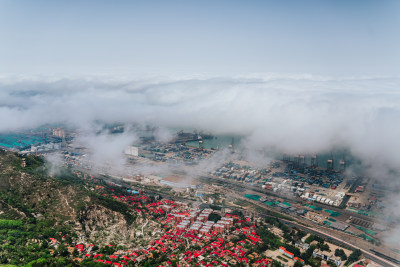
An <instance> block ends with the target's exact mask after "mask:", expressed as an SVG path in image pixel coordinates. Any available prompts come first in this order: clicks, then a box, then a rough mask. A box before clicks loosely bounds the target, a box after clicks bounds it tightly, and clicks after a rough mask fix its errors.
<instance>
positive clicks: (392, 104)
mask: <svg viewBox="0 0 400 267" xmlns="http://www.w3.org/2000/svg"><path fill="white" fill-rule="evenodd" d="M399 85H400V78H371V77H361V78H341V79H338V78H330V77H314V76H310V75H292V76H284V75H253V76H247V77H244V76H243V77H218V78H207V77H200V78H199V77H197V78H190V77H189V78H159V77H158V78H143V79H140V78H136V79H128V78H126V77H125V78H113V79H110V78H105V77H85V78H40V77H28V78H26V77H2V78H1V79H0V121H1V123H0V132H4V131H12V130H18V129H21V128H32V127H36V126H40V125H43V124H46V123H56V122H64V123H67V124H70V125H73V126H76V127H78V128H84V129H87V127H88V125H91V124H92V123H93V121H98V120H101V121H104V122H115V121H118V122H123V123H131V122H138V123H151V124H153V125H158V126H161V127H164V128H166V127H188V128H196V129H201V130H204V131H209V132H213V133H216V134H239V135H245V136H247V139H246V145H247V146H248V147H254V148H255V149H258V148H262V147H269V148H274V149H277V150H281V151H287V152H292V153H318V152H327V151H330V150H331V149H332V148H333V147H338V146H339V147H346V148H349V150H350V152H351V153H352V154H354V155H356V156H357V157H359V158H361V159H362V160H363V161H364V162H366V163H367V164H368V165H370V164H374V165H377V166H380V167H385V168H386V167H389V168H393V169H396V168H398V161H399V159H400V142H399V141H398V136H400V126H398V125H400V94H399V93H398V87H399ZM161 129H163V128H161ZM157 135H158V136H157V137H158V138H159V139H160V140H161V141H168V140H169V139H170V138H171V135H170V134H169V133H168V132H166V131H159V132H157Z"/></svg>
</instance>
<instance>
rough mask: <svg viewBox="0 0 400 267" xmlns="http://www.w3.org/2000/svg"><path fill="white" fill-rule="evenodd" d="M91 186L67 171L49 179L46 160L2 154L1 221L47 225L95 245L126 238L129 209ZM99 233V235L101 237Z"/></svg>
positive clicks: (9, 153)
mask: <svg viewBox="0 0 400 267" xmlns="http://www.w3.org/2000/svg"><path fill="white" fill-rule="evenodd" d="M92 187H93V185H92V184H90V182H88V181H84V180H83V179H80V178H78V177H76V175H75V174H74V173H72V172H71V171H69V170H60V173H59V174H58V175H57V176H56V177H50V176H48V175H47V169H46V166H45V163H44V160H43V159H42V158H40V157H35V156H20V155H17V154H15V153H12V152H7V151H4V150H1V151H0V219H13V220H17V219H21V220H31V221H51V222H52V223H54V225H56V226H60V227H63V226H69V228H70V229H73V230H74V231H75V232H76V235H78V236H80V235H84V236H86V237H88V238H96V241H97V243H99V242H100V243H103V242H108V241H109V240H110V239H113V238H115V236H114V234H118V238H119V239H120V240H121V238H124V237H129V236H130V235H131V231H130V225H131V224H132V222H133V220H134V217H133V215H132V212H131V210H130V208H129V207H128V206H127V205H126V204H124V203H122V202H119V201H114V200H112V199H108V198H105V197H102V196H101V195H98V194H96V193H93V188H92ZM99 232H101V234H99Z"/></svg>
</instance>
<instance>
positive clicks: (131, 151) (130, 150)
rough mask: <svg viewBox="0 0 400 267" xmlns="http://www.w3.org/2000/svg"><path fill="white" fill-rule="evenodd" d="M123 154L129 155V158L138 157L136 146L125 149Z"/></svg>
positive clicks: (138, 152)
mask: <svg viewBox="0 0 400 267" xmlns="http://www.w3.org/2000/svg"><path fill="white" fill-rule="evenodd" d="M125 154H126V155H130V156H134V157H139V155H140V149H139V147H137V146H128V147H127V148H126V149H125Z"/></svg>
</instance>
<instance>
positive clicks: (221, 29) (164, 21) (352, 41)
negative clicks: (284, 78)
mask: <svg viewBox="0 0 400 267" xmlns="http://www.w3.org/2000/svg"><path fill="white" fill-rule="evenodd" d="M399 14H400V1H385V0H383V1H368V0H363V1H352V0H348V1H340V0H339V1H312V0H309V1H278V0H277V1H223V0H214V1H173V0H171V1H102V0H96V1H94V0H93V1H50V0H49V1H43V0H38V1H18V0H2V1H0V40H1V42H0V73H6V74H8V73H14V74H42V75H48V74H83V75H85V74H98V73H107V74H116V73H118V74H121V73H147V74H158V73H163V74H180V73H207V74H214V75H220V74H222V75H230V74H246V73H264V72H276V73H311V74H322V75H345V76H349V75H350V76H351V75H355V76H360V75H398V74H399V70H400V49H399V47H400V34H399V33H400V31H399V29H400V16H399Z"/></svg>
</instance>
